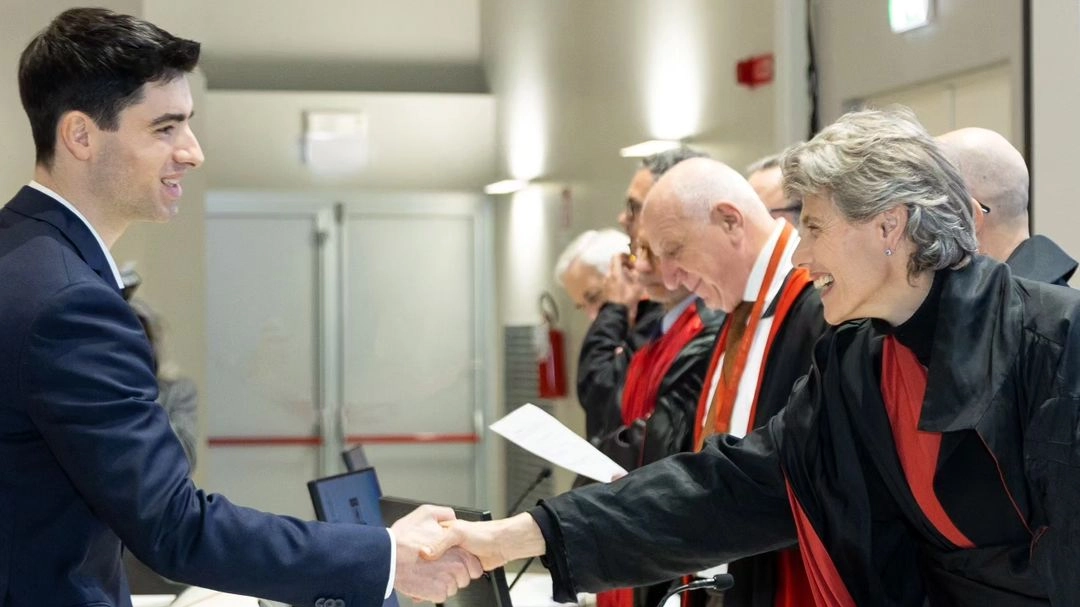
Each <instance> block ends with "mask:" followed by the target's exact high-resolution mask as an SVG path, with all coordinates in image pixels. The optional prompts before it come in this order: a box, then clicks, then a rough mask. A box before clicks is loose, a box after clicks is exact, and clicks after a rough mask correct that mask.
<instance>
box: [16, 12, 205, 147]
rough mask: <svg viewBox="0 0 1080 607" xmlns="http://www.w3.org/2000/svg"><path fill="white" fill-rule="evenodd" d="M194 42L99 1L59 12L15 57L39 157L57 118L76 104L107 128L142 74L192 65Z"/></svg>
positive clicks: (170, 74)
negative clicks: (96, 4) (93, 5)
mask: <svg viewBox="0 0 1080 607" xmlns="http://www.w3.org/2000/svg"><path fill="white" fill-rule="evenodd" d="M198 62H199V43H198V42H194V41H192V40H184V39H182V38H177V37H176V36H173V35H172V34H170V33H169V32H166V31H165V30H163V29H161V28H159V27H157V26H156V25H153V24H152V23H148V22H146V21H143V20H141V19H137V18H135V17H131V16H129V15H120V14H117V13H114V12H112V11H109V10H106V9H102V8H73V9H70V10H67V11H64V12H63V13H60V15H59V16H57V17H56V18H55V19H53V21H52V23H50V24H49V26H48V27H47V28H45V30H44V31H42V32H41V33H40V34H38V35H37V37H35V38H34V39H33V40H31V41H30V44H29V45H27V47H26V50H24V51H23V53H22V57H21V58H20V59H19V95H20V97H22V104H23V109H24V110H26V115H27V116H28V117H29V118H30V129H31V131H32V132H33V135H34V146H35V147H36V148H37V163H38V164H40V165H45V166H50V165H51V164H52V161H53V158H54V156H55V154H56V125H57V122H59V120H60V116H62V115H63V114H64V113H65V112H69V111H80V112H85V113H86V114H87V115H88V116H90V117H91V118H92V119H93V120H94V122H95V123H96V124H97V126H98V127H99V128H101V129H104V130H107V131H115V130H116V129H117V128H119V126H120V124H119V116H120V112H121V111H122V110H124V108H127V107H128V106H130V105H132V104H135V103H138V102H139V101H140V100H141V99H142V86H143V85H144V84H146V83H148V82H170V81H172V80H174V79H176V78H179V77H181V76H183V75H184V74H186V73H188V72H190V71H191V70H193V69H195V65H196V64H197V63H198Z"/></svg>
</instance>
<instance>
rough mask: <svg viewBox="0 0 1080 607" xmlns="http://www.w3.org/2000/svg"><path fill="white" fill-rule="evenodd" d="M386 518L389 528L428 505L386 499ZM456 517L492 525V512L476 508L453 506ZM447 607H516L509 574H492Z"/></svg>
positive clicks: (476, 581) (470, 585)
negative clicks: (509, 585) (507, 583)
mask: <svg viewBox="0 0 1080 607" xmlns="http://www.w3.org/2000/svg"><path fill="white" fill-rule="evenodd" d="M379 503H380V505H381V506H382V517H383V520H385V521H386V524H387V525H392V524H394V521H396V520H398V519H399V518H401V517H403V516H405V515H406V514H408V513H410V512H412V511H413V510H416V508H417V507H418V506H420V505H421V504H423V503H424V502H418V501H415V500H410V499H405V498H400V497H390V496H386V497H383V498H382V499H380V500H379ZM452 508H453V509H454V515H455V516H456V517H458V518H459V519H461V520H463V521H490V520H491V512H488V511H487V510H477V509H475V508H462V507H458V506H452ZM443 605H444V606H445V607H513V606H512V605H511V604H510V589H509V588H508V587H507V585H506V572H504V571H503V568H502V567H499V568H498V569H494V570H492V571H488V572H487V573H485V574H484V576H483V577H481V578H480V579H478V580H473V582H472V583H471V584H469V586H468V587H467V588H465V589H463V590H459V591H458V593H457V594H455V595H454V596H452V597H450V598H449V599H447V600H446V602H445V603H443Z"/></svg>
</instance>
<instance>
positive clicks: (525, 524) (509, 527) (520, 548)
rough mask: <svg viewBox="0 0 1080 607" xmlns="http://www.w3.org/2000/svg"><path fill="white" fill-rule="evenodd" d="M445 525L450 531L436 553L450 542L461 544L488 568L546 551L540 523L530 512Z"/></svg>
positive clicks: (450, 544)
mask: <svg viewBox="0 0 1080 607" xmlns="http://www.w3.org/2000/svg"><path fill="white" fill-rule="evenodd" d="M443 525H444V526H445V527H446V528H447V531H448V535H447V536H446V537H444V538H443V540H442V543H441V544H438V545H436V546H435V551H436V554H439V551H440V550H443V549H446V548H447V547H449V546H460V547H461V548H463V549H465V550H467V551H468V552H469V553H471V554H473V555H475V556H476V557H477V558H478V559H480V564H481V565H483V567H484V570H485V571H491V570H492V569H495V568H496V567H502V566H503V565H505V564H506V563H507V562H509V561H512V560H515V559H521V558H526V557H530V556H540V555H542V554H544V553H545V552H546V546H545V545H544V536H543V534H541V533H540V527H539V526H537V524H536V521H535V520H533V517H532V516H530V515H529V514H528V513H522V514H519V515H517V516H514V517H511V518H507V519H501V520H497V521H486V522H479V523H472V522H468V521H459V520H455V521H448V522H445V523H443Z"/></svg>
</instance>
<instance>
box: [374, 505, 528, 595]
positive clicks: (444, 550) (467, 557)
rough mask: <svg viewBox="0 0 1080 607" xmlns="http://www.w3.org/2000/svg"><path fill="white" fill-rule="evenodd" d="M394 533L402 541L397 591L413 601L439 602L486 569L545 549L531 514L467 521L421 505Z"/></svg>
mask: <svg viewBox="0 0 1080 607" xmlns="http://www.w3.org/2000/svg"><path fill="white" fill-rule="evenodd" d="M390 529H391V531H393V534H394V539H395V541H396V542H397V557H396V562H395V563H394V567H395V574H394V589H395V590H397V591H398V592H400V593H402V594H404V595H405V596H408V597H410V598H411V599H413V600H414V601H431V602H435V603H440V602H442V601H444V600H446V598H447V597H450V596H453V595H454V594H455V593H457V591H458V590H459V589H461V588H464V587H465V586H468V585H469V582H470V581H471V580H475V579H476V578H478V577H480V576H481V575H483V573H484V571H490V570H492V569H495V568H496V567H502V566H503V565H505V564H506V563H507V562H509V561H512V560H514V559H519V558H526V557H530V556H540V555H542V554H544V551H545V547H544V537H543V535H542V534H541V533H540V528H539V527H538V526H537V525H536V522H535V521H534V520H533V518H532V517H531V516H529V515H528V514H519V515H517V516H514V517H511V518H507V519H501V520H497V521H486V522H468V521H461V520H458V519H457V518H455V517H454V511H453V510H451V509H450V508H445V507H441V506H420V507H419V508H417V509H416V510H414V511H412V512H411V513H409V514H408V515H406V516H404V517H402V518H401V519H399V520H398V521H397V522H396V523H394V524H393V526H391V527H390Z"/></svg>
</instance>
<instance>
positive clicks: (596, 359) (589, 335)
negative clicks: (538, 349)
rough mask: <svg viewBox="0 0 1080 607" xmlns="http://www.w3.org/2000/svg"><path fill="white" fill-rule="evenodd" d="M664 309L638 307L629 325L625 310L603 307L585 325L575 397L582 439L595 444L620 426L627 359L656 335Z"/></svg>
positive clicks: (651, 305) (646, 303) (653, 304)
mask: <svg viewBox="0 0 1080 607" xmlns="http://www.w3.org/2000/svg"><path fill="white" fill-rule="evenodd" d="M663 317H664V307H663V306H662V305H660V304H658V303H656V302H652V301H642V302H640V303H638V307H637V314H636V318H635V322H634V324H633V325H631V324H630V315H629V310H628V309H627V307H626V306H623V305H619V304H614V303H606V304H604V305H603V306H602V307H601V308H600V312H599V313H598V314H597V316H596V320H594V321H593V322H592V324H591V325H589V330H588V331H587V332H586V333H585V339H584V340H583V341H582V343H581V354H580V355H579V357H578V371H577V396H578V401H579V402H580V403H581V407H582V408H583V409H585V437H586V438H588V439H589V440H599V439H600V438H602V437H603V436H604V435H606V434H608V433H609V432H613V431H615V430H616V429H618V427H619V426H621V425H622V400H621V396H620V395H621V394H622V393H621V392H620V389H621V388H622V385H623V382H624V381H625V380H626V369H627V367H628V366H629V365H630V358H631V357H632V356H633V354H634V352H636V351H637V350H638V349H639V348H641V347H642V346H643V345H645V344H646V343H648V342H649V340H651V339H652V338H653V337H654V336H655V335H658V334H659V333H660V319H661V318H663Z"/></svg>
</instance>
